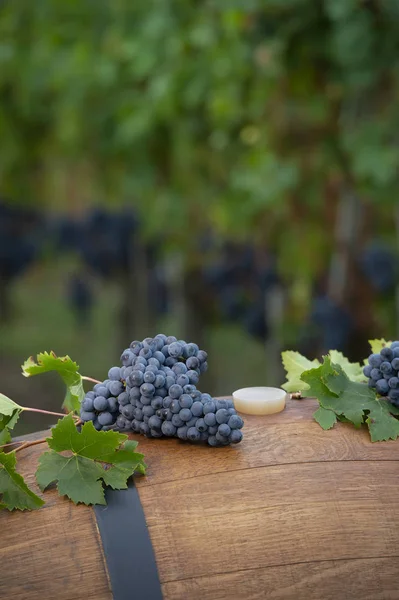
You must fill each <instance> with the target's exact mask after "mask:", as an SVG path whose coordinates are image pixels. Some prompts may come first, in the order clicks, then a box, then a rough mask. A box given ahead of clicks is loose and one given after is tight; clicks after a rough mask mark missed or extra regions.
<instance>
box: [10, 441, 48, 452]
mask: <svg viewBox="0 0 399 600" xmlns="http://www.w3.org/2000/svg"><path fill="white" fill-rule="evenodd" d="M45 442H47V440H46V438H43V439H42V440H35V441H33V442H25V443H24V444H22V446H18V448H15V450H14V452H19V451H20V450H25V448H29V446H36V445H37V444H44V443H45Z"/></svg>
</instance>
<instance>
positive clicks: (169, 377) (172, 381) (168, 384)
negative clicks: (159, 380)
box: [165, 375, 176, 390]
mask: <svg viewBox="0 0 399 600" xmlns="http://www.w3.org/2000/svg"><path fill="white" fill-rule="evenodd" d="M175 383H176V377H175V375H167V376H166V382H165V387H166V388H167V389H168V390H170V388H171V387H172V385H175Z"/></svg>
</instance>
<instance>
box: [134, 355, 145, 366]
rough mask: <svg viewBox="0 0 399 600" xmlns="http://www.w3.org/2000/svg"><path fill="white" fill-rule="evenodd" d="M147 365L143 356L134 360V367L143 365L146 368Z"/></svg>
mask: <svg viewBox="0 0 399 600" xmlns="http://www.w3.org/2000/svg"><path fill="white" fill-rule="evenodd" d="M147 364H148V363H147V359H145V358H144V356H138V357H137V358H136V365H144V366H145V367H146V366H147Z"/></svg>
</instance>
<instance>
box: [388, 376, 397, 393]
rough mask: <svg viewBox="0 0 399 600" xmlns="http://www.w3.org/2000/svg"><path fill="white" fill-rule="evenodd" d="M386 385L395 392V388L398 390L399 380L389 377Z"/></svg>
mask: <svg viewBox="0 0 399 600" xmlns="http://www.w3.org/2000/svg"><path fill="white" fill-rule="evenodd" d="M388 385H389V387H390V388H391V389H393V390H396V388H399V378H398V377H391V379H390V380H389V381H388Z"/></svg>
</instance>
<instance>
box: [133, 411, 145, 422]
mask: <svg viewBox="0 0 399 600" xmlns="http://www.w3.org/2000/svg"><path fill="white" fill-rule="evenodd" d="M143 416H144V415H143V411H142V410H141V408H136V410H135V411H134V418H135V419H136V421H142V420H143Z"/></svg>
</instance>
